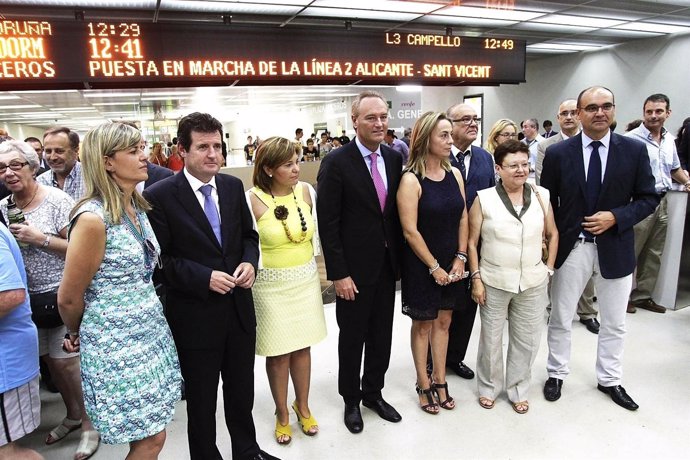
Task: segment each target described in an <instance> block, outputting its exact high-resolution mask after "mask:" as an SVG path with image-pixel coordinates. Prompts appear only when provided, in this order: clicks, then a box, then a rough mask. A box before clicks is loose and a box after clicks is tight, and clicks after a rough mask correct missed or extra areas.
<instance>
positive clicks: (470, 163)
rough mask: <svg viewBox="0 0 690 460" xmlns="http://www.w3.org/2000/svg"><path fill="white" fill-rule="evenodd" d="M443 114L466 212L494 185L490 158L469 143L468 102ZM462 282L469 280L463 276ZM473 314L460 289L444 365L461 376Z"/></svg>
mask: <svg viewBox="0 0 690 460" xmlns="http://www.w3.org/2000/svg"><path fill="white" fill-rule="evenodd" d="M446 115H448V118H450V120H451V121H452V122H453V132H452V136H453V145H452V146H451V155H450V162H451V164H452V165H453V166H455V167H456V168H458V169H459V170H460V172H461V173H462V177H463V179H464V180H465V200H466V204H467V212H469V210H470V208H471V207H472V203H474V199H475V198H476V197H477V192H478V191H479V190H484V189H485V188H489V187H493V186H494V185H496V173H495V170H494V160H493V157H492V156H491V154H490V153H489V152H487V151H486V150H484V149H483V148H481V147H477V146H476V145H472V142H474V141H475V140H477V133H478V131H479V120H478V119H477V111H476V110H474V108H473V107H472V106H471V105H469V104H456V105H454V106H451V107H449V108H448V110H446ZM462 282H463V283H468V282H469V281H468V280H467V279H465V280H463V281H462ZM465 287H467V286H465ZM476 314H477V303H476V302H475V301H474V300H472V295H471V293H470V290H469V289H463V290H462V295H461V296H460V297H459V298H458V299H457V302H456V305H455V310H454V311H453V320H452V322H451V323H450V328H449V330H448V333H449V337H448V354H447V355H446V366H447V367H448V368H449V369H450V370H452V371H453V372H455V373H456V374H457V375H459V376H460V377H462V378H464V379H472V378H474V371H473V370H472V369H470V367H469V366H467V365H466V364H465V363H464V362H463V361H464V360H465V354H466V353H467V345H468V344H469V342H470V336H471V335H472V327H473V326H474V317H475V316H476Z"/></svg>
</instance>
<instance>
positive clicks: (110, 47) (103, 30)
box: [87, 22, 144, 59]
mask: <svg viewBox="0 0 690 460" xmlns="http://www.w3.org/2000/svg"><path fill="white" fill-rule="evenodd" d="M87 27H88V30H89V36H90V37H94V38H90V39H89V48H90V52H91V54H90V57H91V58H92V59H113V55H114V54H115V55H119V56H118V57H120V58H123V57H124V58H126V59H143V57H144V56H143V54H142V52H141V40H140V39H139V38H136V37H139V36H140V35H141V29H140V27H139V24H136V23H125V22H122V23H120V24H108V23H104V22H97V23H93V22H89V23H88V24H87Z"/></svg>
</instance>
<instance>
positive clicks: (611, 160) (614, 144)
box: [597, 133, 621, 202]
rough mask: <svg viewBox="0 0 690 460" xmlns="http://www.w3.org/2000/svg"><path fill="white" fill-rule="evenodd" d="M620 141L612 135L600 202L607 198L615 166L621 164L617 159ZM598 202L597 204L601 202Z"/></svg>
mask: <svg viewBox="0 0 690 460" xmlns="http://www.w3.org/2000/svg"><path fill="white" fill-rule="evenodd" d="M618 152H619V150H618V140H617V139H616V138H615V136H614V134H613V133H611V140H610V141H609V151H608V153H607V155H606V170H605V171H604V180H603V181H602V182H601V192H600V193H599V200H601V197H603V196H606V193H607V191H608V188H609V187H610V185H611V176H613V168H614V167H615V166H614V165H620V164H621V162H620V160H619V159H618V158H617V156H618ZM599 200H597V202H598V201H599Z"/></svg>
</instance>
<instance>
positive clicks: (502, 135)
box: [498, 133, 517, 138]
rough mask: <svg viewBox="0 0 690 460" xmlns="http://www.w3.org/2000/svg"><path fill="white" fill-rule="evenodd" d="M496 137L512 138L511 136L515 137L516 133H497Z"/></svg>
mask: <svg viewBox="0 0 690 460" xmlns="http://www.w3.org/2000/svg"><path fill="white" fill-rule="evenodd" d="M498 137H508V138H513V137H517V134H515V133H500V134H499V135H498Z"/></svg>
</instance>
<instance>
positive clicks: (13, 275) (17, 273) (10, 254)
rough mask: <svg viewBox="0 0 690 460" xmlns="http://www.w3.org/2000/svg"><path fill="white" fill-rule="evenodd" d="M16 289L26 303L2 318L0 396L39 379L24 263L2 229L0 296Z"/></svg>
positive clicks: (10, 237)
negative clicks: (24, 295)
mask: <svg viewBox="0 0 690 460" xmlns="http://www.w3.org/2000/svg"><path fill="white" fill-rule="evenodd" d="M14 289H24V290H25V292H26V299H24V302H22V304H21V305H19V306H18V307H16V308H14V309H12V310H11V311H10V312H9V313H8V314H7V315H5V316H3V317H0V393H4V392H6V391H8V390H11V389H13V388H17V387H19V386H21V385H24V384H25V383H27V382H29V381H31V380H32V379H33V378H34V377H36V376H37V375H38V333H37V331H36V326H35V325H34V323H33V321H31V306H30V303H29V292H28V291H27V290H26V271H25V270H24V261H23V260H22V255H21V252H20V251H19V246H18V245H17V242H16V241H15V239H14V237H13V236H12V234H11V233H10V232H9V230H7V228H6V227H5V226H4V225H0V292H4V291H12V290H14Z"/></svg>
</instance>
